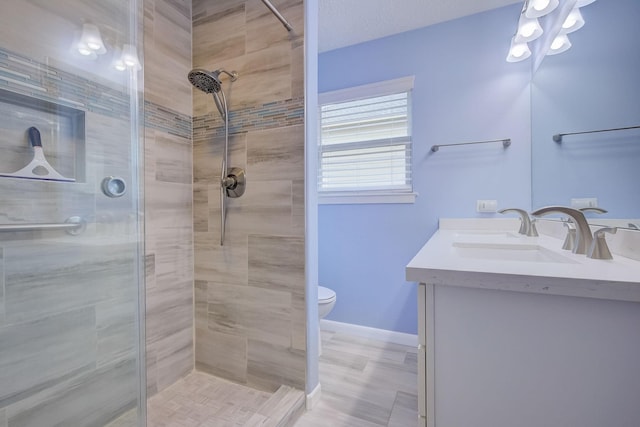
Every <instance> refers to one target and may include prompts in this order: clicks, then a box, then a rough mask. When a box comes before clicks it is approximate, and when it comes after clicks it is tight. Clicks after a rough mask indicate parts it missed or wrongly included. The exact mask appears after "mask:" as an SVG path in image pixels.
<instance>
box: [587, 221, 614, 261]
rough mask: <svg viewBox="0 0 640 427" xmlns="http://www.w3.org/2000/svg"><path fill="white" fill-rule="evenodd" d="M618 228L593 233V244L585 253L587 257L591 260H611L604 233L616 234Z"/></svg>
mask: <svg viewBox="0 0 640 427" xmlns="http://www.w3.org/2000/svg"><path fill="white" fill-rule="evenodd" d="M617 232H618V227H604V228H601V229H599V230H597V231H595V232H594V233H593V242H591V246H590V247H589V251H588V252H587V257H589V258H593V259H613V256H612V255H611V251H609V246H607V239H606V238H605V233H610V234H616V233H617Z"/></svg>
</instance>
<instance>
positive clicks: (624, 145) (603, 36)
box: [531, 0, 640, 229]
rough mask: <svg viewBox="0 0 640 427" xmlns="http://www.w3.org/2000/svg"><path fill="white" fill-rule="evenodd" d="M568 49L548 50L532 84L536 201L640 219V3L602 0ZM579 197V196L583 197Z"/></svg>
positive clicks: (599, 217)
mask: <svg viewBox="0 0 640 427" xmlns="http://www.w3.org/2000/svg"><path fill="white" fill-rule="evenodd" d="M581 12H582V15H583V17H584V20H585V21H586V24H585V25H584V27H583V28H582V29H580V30H579V31H577V32H575V33H571V34H570V35H569V37H570V39H571V42H572V47H571V49H569V50H568V51H566V52H564V53H562V54H559V55H554V56H547V57H546V58H545V59H544V61H543V63H542V65H541V66H540V68H538V70H537V72H536V74H535V76H534V78H533V82H532V85H531V90H532V93H531V102H532V107H531V111H532V197H533V200H532V207H533V209H537V208H540V207H542V206H547V205H564V206H572V200H573V206H574V207H576V208H581V207H586V206H594V205H595V206H598V207H601V208H604V209H606V210H607V211H608V213H604V214H598V213H586V215H587V217H588V219H589V222H590V223H592V224H603V225H612V224H613V225H616V226H620V227H625V228H631V229H633V228H634V227H633V226H634V225H637V224H640V219H638V218H640V129H625V130H618V131H607V132H597V133H580V134H575V135H567V136H563V137H562V141H561V142H554V140H553V135H556V134H559V133H574V132H586V131H596V130H598V131H599V130H605V129H612V128H627V127H635V126H640V22H638V19H639V18H640V1H638V0H600V1H596V2H595V3H593V4H591V5H589V6H586V7H584V8H582V9H581ZM576 199H578V200H576Z"/></svg>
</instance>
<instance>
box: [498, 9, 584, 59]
mask: <svg viewBox="0 0 640 427" xmlns="http://www.w3.org/2000/svg"><path fill="white" fill-rule="evenodd" d="M595 1H596V0H576V2H575V5H573V9H569V8H570V7H571V5H570V4H563V7H560V8H558V5H559V0H524V5H523V6H522V11H521V12H520V18H519V19H518V30H517V31H516V34H515V36H514V37H512V39H511V45H510V47H509V54H508V55H507V62H519V61H523V60H525V59H527V58H529V57H530V56H531V49H530V47H529V45H528V43H531V42H534V50H535V51H536V56H537V57H539V55H557V54H559V53H562V52H565V51H566V50H568V49H569V48H570V47H571V41H569V37H567V34H569V33H572V32H574V31H577V30H579V29H580V28H582V27H583V26H584V18H583V17H582V13H581V12H580V8H581V7H584V6H587V5H589V4H591V3H593V2H595ZM556 8H557V9H558V11H557V12H556V13H555V14H554V15H555V16H551V17H547V18H545V19H544V20H543V21H542V25H540V22H539V21H538V18H539V17H541V16H545V15H548V14H549V13H551V12H553V11H554V10H555V9H556ZM565 16H566V18H564V17H565ZM563 18H564V21H561V20H560V19H563ZM560 22H562V25H560ZM543 26H544V28H543ZM545 31H550V32H549V33H547V37H546V39H545V37H543V38H542V39H540V40H542V41H540V40H538V41H535V40H536V39H538V38H539V37H540V36H541V35H542V34H543V33H544V32H545ZM554 34H557V36H556V37H555V38H553V35H554ZM551 38H553V41H552V42H551V46H549V48H546V46H548V45H547V43H548V42H549V40H551ZM536 61H539V59H536Z"/></svg>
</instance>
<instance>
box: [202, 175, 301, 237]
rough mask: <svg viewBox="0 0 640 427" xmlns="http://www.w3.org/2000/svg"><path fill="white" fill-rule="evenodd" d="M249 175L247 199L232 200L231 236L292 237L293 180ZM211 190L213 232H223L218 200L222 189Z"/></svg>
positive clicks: (228, 208) (213, 187) (229, 212)
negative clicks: (221, 230)
mask: <svg viewBox="0 0 640 427" xmlns="http://www.w3.org/2000/svg"><path fill="white" fill-rule="evenodd" d="M249 172H250V171H247V173H249ZM247 176H248V178H247V179H248V182H247V189H246V192H245V194H244V196H242V197H240V198H237V199H229V200H228V206H227V221H226V224H227V233H228V234H229V235H232V234H235V233H239V234H243V235H245V236H246V235H249V234H288V233H289V232H290V230H291V197H292V196H291V181H256V180H252V179H251V176H250V175H247ZM209 190H210V193H209V230H211V231H216V230H219V229H220V224H219V219H218V218H219V215H220V210H219V206H220V203H219V201H217V200H216V198H215V195H216V194H217V192H218V191H219V190H218V187H217V186H211V187H210V188H209ZM214 200H216V201H215V202H213V201H214Z"/></svg>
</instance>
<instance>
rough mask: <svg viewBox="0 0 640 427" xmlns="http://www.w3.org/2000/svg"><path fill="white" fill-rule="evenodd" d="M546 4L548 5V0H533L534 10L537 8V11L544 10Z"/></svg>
mask: <svg viewBox="0 0 640 427" xmlns="http://www.w3.org/2000/svg"><path fill="white" fill-rule="evenodd" d="M548 6H549V0H534V1H533V8H534V9H535V10H537V11H541V10H544V9H545V8H546V7H548Z"/></svg>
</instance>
